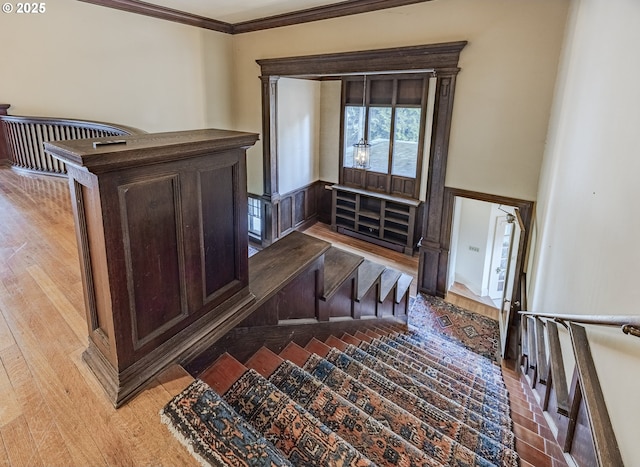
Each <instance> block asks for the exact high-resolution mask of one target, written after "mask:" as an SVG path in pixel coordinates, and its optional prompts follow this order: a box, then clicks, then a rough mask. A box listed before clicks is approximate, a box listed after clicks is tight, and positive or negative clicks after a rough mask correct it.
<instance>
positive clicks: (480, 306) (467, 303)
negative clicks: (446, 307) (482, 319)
mask: <svg viewBox="0 0 640 467" xmlns="http://www.w3.org/2000/svg"><path fill="white" fill-rule="evenodd" d="M445 300H446V301H448V302H450V303H453V304H454V305H458V306H461V307H462V308H466V309H467V310H469V311H473V312H474V313H479V314H481V315H484V316H488V317H489V318H492V319H495V320H497V319H498V313H499V312H500V310H499V309H498V308H496V306H495V304H494V303H493V302H492V301H491V299H490V298H489V297H480V296H478V295H476V294H474V293H473V292H472V291H471V290H470V289H469V288H468V287H466V286H465V285H462V284H460V283H458V282H454V283H453V285H452V286H451V287H450V288H449V291H448V292H447V297H446V299H445Z"/></svg>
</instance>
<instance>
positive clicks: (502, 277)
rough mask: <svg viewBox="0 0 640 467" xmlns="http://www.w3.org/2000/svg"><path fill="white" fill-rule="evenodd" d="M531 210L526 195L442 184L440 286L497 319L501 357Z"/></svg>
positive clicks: (515, 304)
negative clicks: (443, 257) (520, 197)
mask: <svg viewBox="0 0 640 467" xmlns="http://www.w3.org/2000/svg"><path fill="white" fill-rule="evenodd" d="M532 210H533V202H532V201H523V200H518V199H512V198H505V197H500V196H495V195H489V194H483V193H476V192H469V191H466V190H460V189H453V188H446V189H445V213H446V215H445V225H443V240H444V242H443V243H444V244H445V245H446V246H447V249H446V255H447V263H446V264H447V274H446V276H445V277H444V279H445V281H443V282H444V283H443V286H444V287H445V291H446V293H454V294H456V295H459V294H461V293H462V294H464V297H465V299H468V300H469V301H475V302H476V303H480V304H481V305H482V306H480V307H479V310H475V309H474V310H472V311H477V312H480V313H482V314H485V315H487V316H490V317H491V318H493V319H495V320H496V321H498V322H499V324H500V338H501V344H502V349H503V350H502V352H503V357H504V356H506V355H507V354H508V353H509V352H508V350H509V347H510V345H511V343H510V342H509V336H510V334H511V332H510V331H511V327H512V325H513V320H514V317H515V316H516V315H517V312H518V311H520V309H521V303H520V300H519V297H520V288H521V286H522V285H521V282H520V278H521V276H522V272H523V270H524V260H525V253H526V248H525V247H526V244H527V237H528V231H527V227H526V226H527V225H528V223H529V222H530V220H531V213H532ZM480 310H482V311H480ZM486 310H489V311H486Z"/></svg>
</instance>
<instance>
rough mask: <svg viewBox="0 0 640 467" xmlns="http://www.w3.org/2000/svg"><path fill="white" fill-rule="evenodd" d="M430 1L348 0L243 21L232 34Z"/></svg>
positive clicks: (234, 26)
mask: <svg viewBox="0 0 640 467" xmlns="http://www.w3.org/2000/svg"><path fill="white" fill-rule="evenodd" d="M429 1H431V0H348V1H344V2H339V3H334V4H332V5H324V6H319V7H314V8H308V9H306V10H299V11H293V12H291V13H284V14H281V15H275V16H269V17H267V18H259V19H255V20H251V21H243V22H241V23H235V24H233V34H242V33H246V32H253V31H261V30H264V29H273V28H280V27H283V26H292V25H294V24H303V23H309V22H312V21H321V20H324V19H331V18H339V17H341V16H350V15H357V14H360V13H369V12H371V11H377V10H385V9H388V8H395V7H399V6H405V5H413V4H414V3H424V2H429Z"/></svg>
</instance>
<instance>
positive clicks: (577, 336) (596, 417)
mask: <svg viewBox="0 0 640 467" xmlns="http://www.w3.org/2000/svg"><path fill="white" fill-rule="evenodd" d="M569 333H570V334H571V343H572V344H573V354H574V355H575V357H576V367H577V369H578V375H579V378H578V379H579V382H580V389H581V392H582V397H583V398H584V402H585V406H586V408H587V414H588V416H589V421H590V423H591V433H592V435H593V441H594V444H595V446H596V450H595V452H596V458H597V460H598V465H599V466H600V467H619V466H622V465H624V463H623V462H622V456H621V454H620V448H619V447H618V442H617V441H616V437H615V434H614V433H613V427H612V425H611V419H610V418H609V412H608V411H607V406H606V404H605V400H604V395H603V394H602V387H601V386H600V380H599V379H598V373H597V372H596V366H595V363H594V362H593V357H592V356H591V349H590V347H589V340H588V339H587V333H586V331H585V329H584V327H582V326H578V325H577V324H575V323H573V322H572V323H569Z"/></svg>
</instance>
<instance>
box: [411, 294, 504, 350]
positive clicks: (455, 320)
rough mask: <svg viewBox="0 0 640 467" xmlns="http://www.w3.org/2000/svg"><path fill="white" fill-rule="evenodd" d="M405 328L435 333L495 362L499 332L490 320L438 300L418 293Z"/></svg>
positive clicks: (492, 320)
mask: <svg viewBox="0 0 640 467" xmlns="http://www.w3.org/2000/svg"><path fill="white" fill-rule="evenodd" d="M408 324H409V326H413V327H415V328H416V329H419V330H421V331H424V332H435V333H438V334H440V335H442V336H444V337H446V338H447V339H449V340H451V341H453V342H456V343H458V344H461V345H462V346H464V347H465V348H467V349H469V350H472V351H473V352H475V353H477V354H480V355H483V356H485V357H487V358H490V359H492V360H493V361H496V362H497V361H499V355H500V330H499V326H498V322H497V321H496V320H494V319H491V318H488V317H486V316H482V315H480V314H477V313H473V312H471V311H468V310H465V309H464V308H461V307H459V306H456V305H453V304H451V303H448V302H445V301H444V300H442V299H441V298H438V297H433V296H430V295H424V294H418V296H417V297H416V298H415V300H414V301H413V303H412V305H411V310H410V312H409V322H408Z"/></svg>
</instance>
